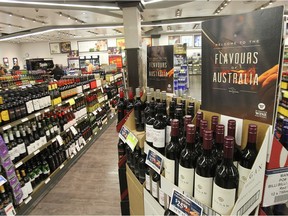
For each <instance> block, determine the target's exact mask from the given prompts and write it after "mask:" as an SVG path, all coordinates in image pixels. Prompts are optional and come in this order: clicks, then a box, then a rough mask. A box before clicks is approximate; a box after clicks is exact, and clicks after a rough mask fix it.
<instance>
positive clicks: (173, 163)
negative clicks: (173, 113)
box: [164, 119, 180, 185]
mask: <svg viewBox="0 0 288 216" xmlns="http://www.w3.org/2000/svg"><path fill="white" fill-rule="evenodd" d="M179 156H180V144H179V120H178V119H173V120H172V123H171V140H170V142H169V144H168V145H167V146H166V148H165V157H166V158H165V161H164V167H165V177H166V178H167V179H168V180H169V181H170V182H172V183H174V184H176V185H178V166H179V165H178V164H179Z"/></svg>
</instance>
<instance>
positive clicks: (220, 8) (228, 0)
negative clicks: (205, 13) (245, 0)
mask: <svg viewBox="0 0 288 216" xmlns="http://www.w3.org/2000/svg"><path fill="white" fill-rule="evenodd" d="M230 2H231V0H224V1H223V2H222V3H221V4H220V5H219V6H218V8H217V9H216V10H215V11H214V12H213V14H215V15H218V14H219V13H220V12H221V11H222V10H223V9H224V8H225V7H226V6H227V5H228V4H229V3H230Z"/></svg>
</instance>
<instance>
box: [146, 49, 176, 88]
mask: <svg viewBox="0 0 288 216" xmlns="http://www.w3.org/2000/svg"><path fill="white" fill-rule="evenodd" d="M147 70H148V72H147V86H149V87H153V88H155V89H160V90H161V91H166V92H168V93H173V74H174V67H173V46H172V45H170V46H152V47H148V48H147Z"/></svg>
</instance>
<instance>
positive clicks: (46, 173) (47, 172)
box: [41, 155, 50, 180]
mask: <svg viewBox="0 0 288 216" xmlns="http://www.w3.org/2000/svg"><path fill="white" fill-rule="evenodd" d="M41 161H42V164H41V172H42V175H43V177H42V178H43V180H45V179H47V178H48V177H49V176H50V168H49V165H48V163H47V161H46V159H45V157H44V156H43V155H42V160H41Z"/></svg>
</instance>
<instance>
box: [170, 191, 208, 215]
mask: <svg viewBox="0 0 288 216" xmlns="http://www.w3.org/2000/svg"><path fill="white" fill-rule="evenodd" d="M169 209H170V210H171V211H173V212H174V213H176V214H177V215H179V216H187V215H199V216H200V215H202V213H203V208H202V207H201V206H199V205H198V204H197V203H196V202H194V201H193V200H191V199H190V198H188V197H187V196H185V195H184V194H183V193H180V192H179V191H177V190H175V189H174V190H173V192H172V196H171V201H170V207H169Z"/></svg>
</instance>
